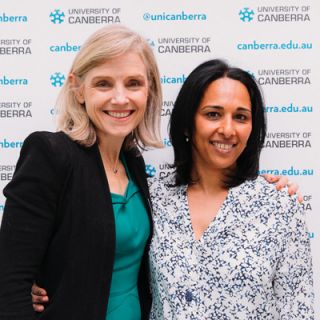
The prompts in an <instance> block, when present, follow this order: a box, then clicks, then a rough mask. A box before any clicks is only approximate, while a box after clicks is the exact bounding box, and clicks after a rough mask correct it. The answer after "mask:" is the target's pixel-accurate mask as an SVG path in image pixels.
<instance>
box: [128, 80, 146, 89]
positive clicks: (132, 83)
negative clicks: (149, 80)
mask: <svg viewBox="0 0 320 320" xmlns="http://www.w3.org/2000/svg"><path fill="white" fill-rule="evenodd" d="M142 85H143V82H142V81H140V80H137V79H131V80H129V81H128V84H127V86H128V87H132V88H136V87H141V86H142Z"/></svg>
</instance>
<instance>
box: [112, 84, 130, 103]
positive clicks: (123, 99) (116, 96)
mask: <svg viewBox="0 0 320 320" xmlns="http://www.w3.org/2000/svg"><path fill="white" fill-rule="evenodd" d="M128 101H129V99H128V97H127V92H126V88H124V87H123V86H116V87H114V88H113V90H112V98H111V103H112V104H116V105H125V104H127V103H128Z"/></svg>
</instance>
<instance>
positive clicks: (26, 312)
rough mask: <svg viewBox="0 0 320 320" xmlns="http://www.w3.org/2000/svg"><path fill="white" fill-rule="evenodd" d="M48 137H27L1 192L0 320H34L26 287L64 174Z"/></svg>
mask: <svg viewBox="0 0 320 320" xmlns="http://www.w3.org/2000/svg"><path fill="white" fill-rule="evenodd" d="M58 158H59V157H58V156H57V155H56V153H55V152H54V151H53V149H52V145H51V143H50V141H49V139H47V138H46V136H45V135H42V134H41V133H33V134H31V135H30V136H29V137H28V138H27V139H26V140H25V142H24V144H23V147H22V149H21V153H20V158H19V160H18V163H17V166H16V170H15V173H14V176H13V179H12V180H11V181H10V182H9V184H8V185H7V186H6V187H5V189H4V195H5V196H6V198H7V199H6V203H5V208H4V213H3V219H2V224H1V229H0V319H2V320H6V319H21V320H22V319H23V320H28V319H34V312H33V309H32V304H31V296H30V291H31V286H32V283H33V280H34V279H35V277H36V274H37V271H38V269H39V266H40V264H41V261H42V259H43V257H44V255H45V252H46V247H47V245H48V243H49V240H50V237H51V235H52V232H53V228H54V223H55V215H56V208H57V203H58V197H59V190H60V189H61V184H62V180H63V178H62V176H63V174H65V172H64V171H63V170H62V168H61V166H59V165H58V163H57V162H58V161H57V159H58Z"/></svg>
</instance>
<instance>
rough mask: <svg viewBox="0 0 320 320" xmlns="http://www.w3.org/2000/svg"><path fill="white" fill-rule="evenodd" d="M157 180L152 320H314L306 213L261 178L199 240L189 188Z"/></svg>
mask: <svg viewBox="0 0 320 320" xmlns="http://www.w3.org/2000/svg"><path fill="white" fill-rule="evenodd" d="M173 182H174V179H173V175H171V176H169V177H167V178H164V179H161V180H159V179H155V178H154V179H151V180H150V191H151V198H152V205H153V222H154V231H153V232H154V233H153V238H152V242H151V247H150V254H149V261H150V268H151V287H152V295H153V304H152V310H151V316H150V319H152V320H154V319H157V320H163V319H165V320H169V319H179V320H186V319H188V320H189V319H190V320H204V319H219V320H236V319H241V320H242V319H243V320H244V319H245V320H253V319H261V320H268V319H270V320H276V319H283V320H286V319H290V320H293V319H299V320H302V319H314V312H313V296H314V294H313V274H312V262H311V253H310V241H309V238H308V235H307V230H306V224H305V214H304V213H303V211H302V210H301V206H300V205H298V203H297V200H296V198H295V197H290V196H289V195H288V193H287V190H286V189H285V190H282V191H276V189H275V187H274V185H272V184H269V183H268V182H266V181H265V180H264V179H263V178H261V177H258V178H257V179H256V180H255V181H247V182H245V183H243V184H241V185H240V186H238V187H235V188H231V189H230V190H229V192H228V195H227V198H226V199H225V201H224V202H223V204H222V206H221V208H220V210H219V212H218V214H217V216H216V218H215V219H214V220H213V221H212V222H211V223H210V225H209V226H208V228H207V230H206V231H205V232H204V234H203V235H202V237H201V239H200V240H198V241H197V240H195V238H194V232H193V229H192V225H191V220H190V215H189V209H188V200H187V187H186V186H180V187H170V185H172V184H173Z"/></svg>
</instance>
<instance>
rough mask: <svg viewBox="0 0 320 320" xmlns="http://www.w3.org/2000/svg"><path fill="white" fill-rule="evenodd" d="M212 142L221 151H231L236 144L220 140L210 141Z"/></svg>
mask: <svg viewBox="0 0 320 320" xmlns="http://www.w3.org/2000/svg"><path fill="white" fill-rule="evenodd" d="M209 143H210V144H212V145H213V146H214V147H216V149H217V150H219V151H221V152H229V151H231V149H232V148H234V147H235V146H236V144H234V143H223V142H218V141H210V142H209Z"/></svg>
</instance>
